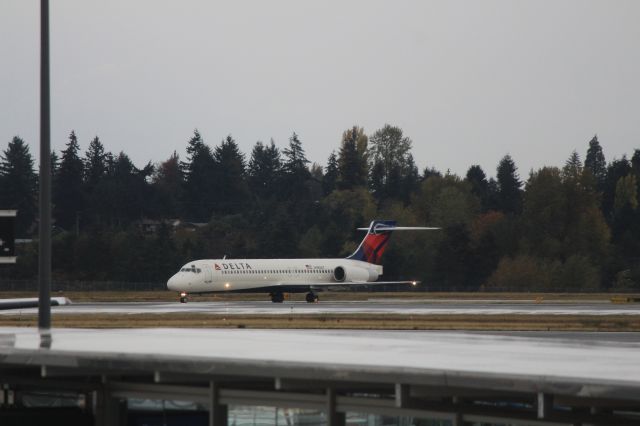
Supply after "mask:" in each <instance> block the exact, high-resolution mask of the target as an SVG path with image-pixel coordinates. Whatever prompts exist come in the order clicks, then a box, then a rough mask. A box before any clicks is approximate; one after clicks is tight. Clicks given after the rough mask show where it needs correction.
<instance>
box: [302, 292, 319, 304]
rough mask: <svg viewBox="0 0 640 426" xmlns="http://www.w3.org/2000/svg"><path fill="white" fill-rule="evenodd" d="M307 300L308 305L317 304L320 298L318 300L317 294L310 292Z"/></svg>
mask: <svg viewBox="0 0 640 426" xmlns="http://www.w3.org/2000/svg"><path fill="white" fill-rule="evenodd" d="M305 300H306V301H307V303H315V302H317V301H318V300H319V298H318V295H317V294H315V293H314V292H312V291H310V292H309V293H307V295H306V296H305Z"/></svg>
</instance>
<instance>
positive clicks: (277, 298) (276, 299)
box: [269, 291, 284, 303]
mask: <svg viewBox="0 0 640 426" xmlns="http://www.w3.org/2000/svg"><path fill="white" fill-rule="evenodd" d="M269 296H271V301H272V302H273V303H282V302H284V294H282V292H280V291H276V292H273V293H269Z"/></svg>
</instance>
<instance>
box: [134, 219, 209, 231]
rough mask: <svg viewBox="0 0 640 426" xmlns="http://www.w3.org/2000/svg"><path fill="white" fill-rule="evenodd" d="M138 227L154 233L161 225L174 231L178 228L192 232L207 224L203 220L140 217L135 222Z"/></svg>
mask: <svg viewBox="0 0 640 426" xmlns="http://www.w3.org/2000/svg"><path fill="white" fill-rule="evenodd" d="M136 225H137V226H138V228H140V229H141V230H142V232H144V233H145V234H156V233H157V232H158V230H159V229H160V227H161V226H162V225H165V226H168V227H169V228H171V229H172V230H173V232H176V231H178V230H185V231H187V232H193V231H195V230H196V229H199V228H202V227H204V226H207V223H205V222H183V221H182V220H180V219H166V220H155V219H142V220H140V221H138V222H137V223H136Z"/></svg>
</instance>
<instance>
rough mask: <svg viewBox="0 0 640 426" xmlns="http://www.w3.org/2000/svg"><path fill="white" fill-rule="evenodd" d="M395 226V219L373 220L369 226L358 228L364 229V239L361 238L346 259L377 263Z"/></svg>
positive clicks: (379, 261)
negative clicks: (354, 249)
mask: <svg viewBox="0 0 640 426" xmlns="http://www.w3.org/2000/svg"><path fill="white" fill-rule="evenodd" d="M395 227H396V221H395V220H374V221H373V222H371V225H369V228H358V229H362V230H364V229H366V230H367V235H365V237H364V240H362V242H361V243H360V245H359V246H358V248H357V249H356V251H355V252H354V253H353V254H352V255H351V256H349V257H347V259H353V260H361V261H363V262H369V263H375V264H377V265H379V264H380V263H381V259H382V254H383V253H384V250H385V249H386V248H387V243H388V242H389V238H391V233H392V232H393V230H394V229H395Z"/></svg>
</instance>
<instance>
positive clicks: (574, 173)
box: [562, 151, 582, 181]
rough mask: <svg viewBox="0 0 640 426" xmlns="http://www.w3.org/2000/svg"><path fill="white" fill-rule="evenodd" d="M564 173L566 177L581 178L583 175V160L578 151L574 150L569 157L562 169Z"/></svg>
mask: <svg viewBox="0 0 640 426" xmlns="http://www.w3.org/2000/svg"><path fill="white" fill-rule="evenodd" d="M562 175H563V177H564V178H565V179H574V180H576V181H578V180H580V177H581V176H582V161H580V155H578V152H577V151H573V152H572V153H571V156H570V157H569V158H568V159H567V161H566V163H565V165H564V168H563V169H562Z"/></svg>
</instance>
